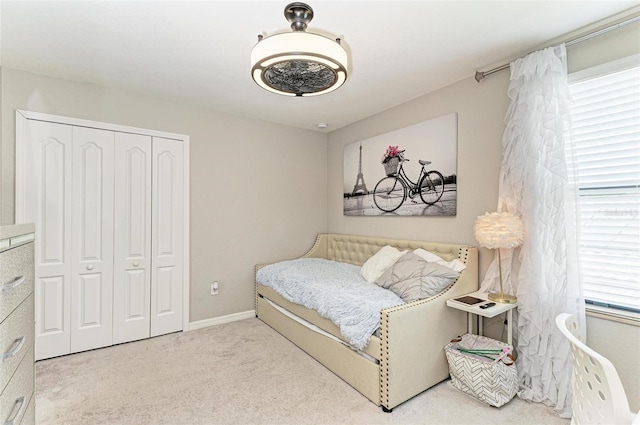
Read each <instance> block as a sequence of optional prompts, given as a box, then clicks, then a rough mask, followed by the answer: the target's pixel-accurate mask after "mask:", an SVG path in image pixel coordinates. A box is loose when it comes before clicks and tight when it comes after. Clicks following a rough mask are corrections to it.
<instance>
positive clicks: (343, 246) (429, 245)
mask: <svg viewBox="0 0 640 425" xmlns="http://www.w3.org/2000/svg"><path fill="white" fill-rule="evenodd" d="M385 245H391V246H394V247H396V248H398V249H400V250H402V251H404V250H413V249H417V248H422V249H424V250H426V251H431V252H433V253H434V254H437V255H439V256H440V257H442V258H443V259H444V260H446V261H451V260H453V259H455V258H457V259H459V260H460V261H462V262H463V263H465V264H466V263H467V257H468V253H469V249H470V248H472V247H471V246H469V245H461V244H446V243H436V242H425V241H413V240H407V239H391V238H379V237H374V236H358V235H342V234H335V233H322V234H319V235H318V237H317V238H316V241H315V243H314V245H313V247H311V249H310V250H309V252H307V253H306V254H305V255H304V257H320V258H326V259H329V260H334V261H340V262H343V263H350V264H355V265H358V266H361V265H362V264H364V262H365V261H367V260H368V259H369V257H371V256H372V255H373V254H375V253H376V252H378V251H379V250H380V248H382V247H383V246H385Z"/></svg>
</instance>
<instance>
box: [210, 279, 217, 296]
mask: <svg viewBox="0 0 640 425" xmlns="http://www.w3.org/2000/svg"><path fill="white" fill-rule="evenodd" d="M218 288H219V286H218V281H217V280H216V281H213V282H211V295H218Z"/></svg>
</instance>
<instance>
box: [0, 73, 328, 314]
mask: <svg viewBox="0 0 640 425" xmlns="http://www.w3.org/2000/svg"><path fill="white" fill-rule="evenodd" d="M16 109H25V110H29V111H36V112H43V113H50V114H56V115H63V116H70V117H75V118H83V119H89V120H95V121H102V122H108V123H115V124H121V125H128V126H135V127H141V128H149V129H154V130H161V131H168V132H174V133H181V134H186V135H189V136H190V141H191V155H190V161H191V193H190V195H191V214H190V219H191V231H190V236H191V300H190V305H191V322H194V321H199V320H204V319H209V318H214V317H220V316H224V315H228V314H232V313H239V312H245V311H249V310H253V308H254V300H253V273H254V266H255V264H257V263H261V262H265V261H270V260H276V259H283V258H291V257H294V256H297V255H300V254H302V253H304V252H306V250H307V249H308V248H310V246H311V244H312V243H313V241H314V239H315V235H316V234H317V233H321V232H325V231H326V223H327V218H326V203H327V199H326V193H327V189H326V175H327V171H326V167H327V161H326V150H327V148H326V146H327V144H326V135H325V134H322V133H318V132H314V131H306V130H299V129H294V128H290V127H285V126H281V125H275V124H269V123H265V122H261V121H255V120H248V119H242V118H238V117H233V116H230V115H226V114H222V113H216V112H212V111H209V110H206V109H202V108H197V107H193V106H186V105H183V104H179V103H174V102H169V101H164V100H161V99H157V98H151V97H146V96H141V95H137V94H133V93H128V92H124V91H121V90H114V89H106V88H101V87H98V86H96V85H90V84H82V83H76V82H69V81H63V80H58V79H54V78H48V77H43V76H39V75H34V74H30V73H26V72H21V71H15V70H10V69H6V68H3V69H2V116H3V118H4V119H3V123H4V126H3V127H2V140H3V143H2V220H1V221H0V224H10V223H13V216H14V210H13V196H14V194H13V192H14V157H15V153H14V147H15V146H14V144H15V142H14V140H15V131H14V123H15V110H16ZM213 280H218V281H220V293H219V294H218V295H216V296H210V295H209V282H211V281H213Z"/></svg>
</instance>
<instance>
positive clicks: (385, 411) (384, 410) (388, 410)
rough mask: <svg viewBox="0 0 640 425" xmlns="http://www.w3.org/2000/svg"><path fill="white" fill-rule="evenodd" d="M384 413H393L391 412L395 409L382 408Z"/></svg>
mask: <svg viewBox="0 0 640 425" xmlns="http://www.w3.org/2000/svg"><path fill="white" fill-rule="evenodd" d="M382 411H383V412H384V413H391V412H393V409H387V408H386V407H384V406H382Z"/></svg>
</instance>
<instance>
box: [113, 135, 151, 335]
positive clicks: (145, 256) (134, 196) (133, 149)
mask: <svg viewBox="0 0 640 425" xmlns="http://www.w3.org/2000/svg"><path fill="white" fill-rule="evenodd" d="M114 212H115V225H114V230H115V232H114V287H113V343H114V344H119V343H122V342H128V341H134V340H137V339H142V338H148V337H149V332H150V326H151V321H150V313H151V295H150V294H151V287H150V285H151V136H141V135H137V134H131V133H116V134H115V210H114Z"/></svg>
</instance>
